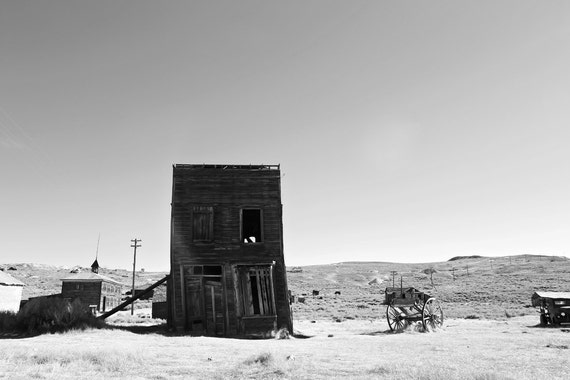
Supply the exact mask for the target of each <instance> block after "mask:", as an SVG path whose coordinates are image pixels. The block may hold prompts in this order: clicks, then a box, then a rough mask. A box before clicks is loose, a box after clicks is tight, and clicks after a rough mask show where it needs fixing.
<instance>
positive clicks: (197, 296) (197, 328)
mask: <svg viewBox="0 0 570 380" xmlns="http://www.w3.org/2000/svg"><path fill="white" fill-rule="evenodd" d="M202 282H203V281H202V277H189V278H187V279H186V324H187V328H188V330H189V331H191V332H193V333H202V332H203V331H204V329H205V327H206V318H205V315H204V314H205V309H204V287H203V286H202Z"/></svg>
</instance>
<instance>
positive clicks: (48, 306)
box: [15, 297, 104, 334]
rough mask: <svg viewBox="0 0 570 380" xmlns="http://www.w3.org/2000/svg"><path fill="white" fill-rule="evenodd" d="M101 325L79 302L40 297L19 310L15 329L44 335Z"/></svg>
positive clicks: (102, 323)
mask: <svg viewBox="0 0 570 380" xmlns="http://www.w3.org/2000/svg"><path fill="white" fill-rule="evenodd" d="M103 325H104V322H103V321H100V320H98V319H97V318H96V317H95V316H94V315H93V314H92V313H91V311H90V310H89V307H87V306H86V305H84V304H82V303H81V301H79V300H74V301H73V302H69V301H68V300H64V299H62V298H59V297H41V298H35V299H32V300H30V301H28V302H27V303H26V304H25V305H24V306H23V307H22V308H21V309H20V311H19V312H18V314H16V326H15V327H16V330H19V331H20V332H25V333H28V334H44V333H48V332H49V333H55V332H63V331H68V330H72V329H86V328H88V327H102V326H103Z"/></svg>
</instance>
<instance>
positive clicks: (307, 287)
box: [287, 255, 570, 321]
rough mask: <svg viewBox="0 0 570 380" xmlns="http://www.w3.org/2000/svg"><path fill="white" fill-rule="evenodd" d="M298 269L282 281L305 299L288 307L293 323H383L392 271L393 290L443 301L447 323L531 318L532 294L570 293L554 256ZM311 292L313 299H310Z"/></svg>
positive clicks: (569, 271) (568, 265)
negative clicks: (415, 292) (406, 288)
mask: <svg viewBox="0 0 570 380" xmlns="http://www.w3.org/2000/svg"><path fill="white" fill-rule="evenodd" d="M301 269H302V272H290V273H288V276H287V278H288V281H289V288H290V289H291V291H292V292H293V293H294V294H296V295H299V296H302V297H304V298H305V300H304V303H301V302H296V303H295V304H294V305H293V310H294V314H295V318H296V319H301V320H302V319H314V320H317V319H321V320H322V319H329V320H331V319H332V320H337V321H343V320H346V319H362V318H367V319H374V318H377V317H378V316H382V317H384V315H385V311H386V306H384V305H382V302H383V300H384V289H385V288H386V287H388V286H392V275H391V273H392V271H396V272H397V274H396V275H395V281H394V282H395V284H394V285H396V286H399V285H400V276H402V282H403V285H404V286H412V287H415V288H417V289H419V290H421V291H424V292H426V293H428V294H430V295H432V296H436V297H438V298H439V299H440V300H441V301H443V302H444V311H445V315H446V316H447V317H457V318H466V317H467V318H489V319H503V318H506V317H507V316H515V315H516V316H519V315H529V314H535V313H536V311H535V310H534V308H532V307H531V305H530V297H531V295H532V294H533V293H534V292H535V291H537V290H550V291H569V290H570V260H568V258H566V257H555V256H532V255H521V256H511V257H495V258H488V257H475V258H455V259H454V260H453V261H447V262H437V263H421V264H398V263H385V262H366V263H362V262H360V263H359V262H345V263H338V264H330V265H315V266H308V267H303V268H301ZM430 272H433V273H432V274H431V275H430ZM454 278H455V279H454ZM432 279H433V285H432ZM313 290H317V291H319V295H318V296H313V295H312V291H313ZM335 292H340V295H335ZM537 319H538V317H537Z"/></svg>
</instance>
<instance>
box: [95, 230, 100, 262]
mask: <svg viewBox="0 0 570 380" xmlns="http://www.w3.org/2000/svg"><path fill="white" fill-rule="evenodd" d="M99 240H101V232H99V237H98V238H97V250H96V251H95V260H97V259H99Z"/></svg>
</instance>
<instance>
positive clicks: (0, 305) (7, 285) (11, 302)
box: [0, 271, 24, 313]
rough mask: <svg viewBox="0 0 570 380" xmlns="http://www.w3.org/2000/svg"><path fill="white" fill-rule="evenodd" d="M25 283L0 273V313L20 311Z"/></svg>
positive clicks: (2, 272)
mask: <svg viewBox="0 0 570 380" xmlns="http://www.w3.org/2000/svg"><path fill="white" fill-rule="evenodd" d="M23 288H24V283H23V282H21V281H20V280H17V279H15V278H14V277H12V276H10V275H9V274H8V273H6V272H4V271H0V312H2V311H10V312H12V313H17V312H18V310H20V302H21V300H22V289H23Z"/></svg>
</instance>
